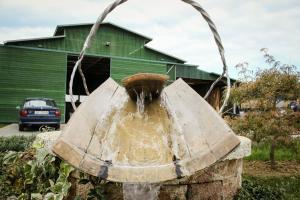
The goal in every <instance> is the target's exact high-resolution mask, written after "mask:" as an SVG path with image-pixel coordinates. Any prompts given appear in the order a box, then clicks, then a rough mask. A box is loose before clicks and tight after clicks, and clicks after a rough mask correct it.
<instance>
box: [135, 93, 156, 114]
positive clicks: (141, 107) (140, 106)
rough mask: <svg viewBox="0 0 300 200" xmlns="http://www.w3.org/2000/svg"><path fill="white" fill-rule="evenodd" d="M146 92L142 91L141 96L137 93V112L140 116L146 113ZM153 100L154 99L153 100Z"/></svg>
mask: <svg viewBox="0 0 300 200" xmlns="http://www.w3.org/2000/svg"><path fill="white" fill-rule="evenodd" d="M145 97H146V95H145V92H144V90H142V92H141V93H140V94H138V93H137V92H136V105H137V111H138V113H139V114H143V113H144V111H145ZM151 100H152V99H151Z"/></svg>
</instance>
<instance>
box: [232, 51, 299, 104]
mask: <svg viewBox="0 0 300 200" xmlns="http://www.w3.org/2000/svg"><path fill="white" fill-rule="evenodd" d="M262 51H263V52H264V57H265V58H266V63H268V64H270V66H271V67H270V68H267V69H258V70H257V71H256V72H253V71H250V70H248V69H247V68H246V67H247V66H248V63H247V64H246V67H245V64H244V63H242V64H238V65H237V68H241V71H240V73H239V74H240V76H241V79H240V81H241V82H240V84H239V87H235V88H233V89H232V91H231V101H232V102H234V103H248V106H249V105H250V107H252V106H254V107H256V108H257V107H258V108H259V109H264V110H266V109H274V108H275V106H276V102H277V100H278V99H285V100H293V99H297V97H299V94H300V85H299V73H298V72H297V70H296V66H294V65H287V64H281V63H280V61H277V60H275V58H274V57H273V56H271V55H270V54H269V53H268V50H267V49H262ZM249 101H252V103H250V102H249Z"/></svg>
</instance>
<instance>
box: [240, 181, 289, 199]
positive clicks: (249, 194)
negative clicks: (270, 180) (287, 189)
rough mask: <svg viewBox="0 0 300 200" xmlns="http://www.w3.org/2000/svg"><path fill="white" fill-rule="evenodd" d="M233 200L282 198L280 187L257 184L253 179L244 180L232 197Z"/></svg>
mask: <svg viewBox="0 0 300 200" xmlns="http://www.w3.org/2000/svg"><path fill="white" fill-rule="evenodd" d="M234 199H235V200H257V199H263V200H281V199H284V196H283V191H282V190H281V189H280V188H272V187H270V186H266V185H261V184H258V183H257V182H255V181H251V180H248V179H246V180H244V181H243V183H242V188H241V190H240V191H239V192H238V194H237V195H236V196H235V198H234Z"/></svg>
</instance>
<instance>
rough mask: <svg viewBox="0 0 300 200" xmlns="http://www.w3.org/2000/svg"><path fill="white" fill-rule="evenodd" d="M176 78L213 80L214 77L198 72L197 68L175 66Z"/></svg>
mask: <svg viewBox="0 0 300 200" xmlns="http://www.w3.org/2000/svg"><path fill="white" fill-rule="evenodd" d="M176 77H181V78H191V79H200V80H215V76H213V75H211V74H210V73H208V72H205V71H202V70H199V69H198V68H197V66H185V65H176Z"/></svg>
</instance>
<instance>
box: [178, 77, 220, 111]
mask: <svg viewBox="0 0 300 200" xmlns="http://www.w3.org/2000/svg"><path fill="white" fill-rule="evenodd" d="M183 80H184V81H185V82H186V83H187V84H189V86H191V88H193V89H194V90H195V91H196V92H197V93H198V94H199V95H200V96H202V97H204V96H205V94H206V93H207V91H208V90H209V88H210V86H211V85H212V83H213V81H206V80H198V79H189V78H183ZM225 86H226V83H224V82H223V81H220V82H219V83H217V84H216V86H215V87H214V89H213V90H212V91H211V93H210V95H209V96H208V98H207V102H208V103H209V104H210V105H211V106H212V107H213V108H214V109H215V110H217V111H219V110H220V107H221V101H222V94H223V90H224V87H225Z"/></svg>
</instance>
